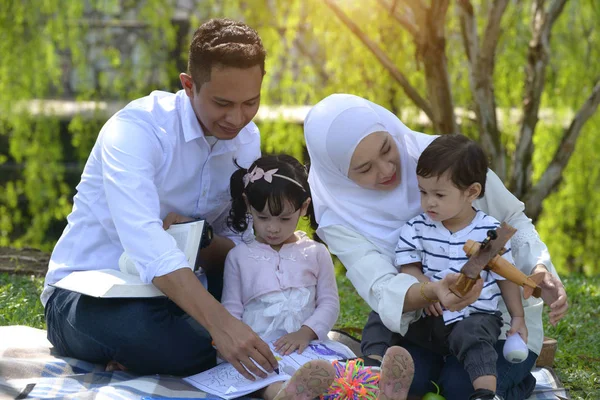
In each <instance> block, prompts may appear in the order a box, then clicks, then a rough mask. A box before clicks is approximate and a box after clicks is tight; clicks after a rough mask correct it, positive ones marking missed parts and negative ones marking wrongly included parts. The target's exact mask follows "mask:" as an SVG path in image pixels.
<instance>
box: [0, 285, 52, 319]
mask: <svg viewBox="0 0 600 400" xmlns="http://www.w3.org/2000/svg"><path fill="white" fill-rule="evenodd" d="M43 287H44V280H43V279H42V278H35V277H33V276H31V277H27V276H19V275H9V274H6V273H1V274H0V326H6V325H27V326H32V327H34V328H40V329H46V321H45V319H44V307H42V303H41V302H40V298H39V296H40V294H41V293H42V289H43Z"/></svg>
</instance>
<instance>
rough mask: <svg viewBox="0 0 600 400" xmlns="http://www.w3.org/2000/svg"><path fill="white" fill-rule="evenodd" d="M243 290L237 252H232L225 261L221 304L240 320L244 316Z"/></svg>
mask: <svg viewBox="0 0 600 400" xmlns="http://www.w3.org/2000/svg"><path fill="white" fill-rule="evenodd" d="M242 290H243V288H242V278H241V275H240V266H239V264H238V262H237V257H236V252H235V251H230V252H229V254H228V255H227V258H226V259H225V270H224V273H223V294H222V296H221V304H223V307H225V309H227V311H229V313H230V314H231V315H233V316H234V317H236V318H237V319H239V320H241V319H242V315H243V314H244V303H243V301H242Z"/></svg>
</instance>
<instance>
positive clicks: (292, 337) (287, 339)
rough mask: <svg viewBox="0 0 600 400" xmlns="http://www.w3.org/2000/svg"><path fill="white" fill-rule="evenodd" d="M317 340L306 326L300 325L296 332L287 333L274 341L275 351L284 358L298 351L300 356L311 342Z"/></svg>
mask: <svg viewBox="0 0 600 400" xmlns="http://www.w3.org/2000/svg"><path fill="white" fill-rule="evenodd" d="M315 339H317V335H316V334H315V333H314V332H313V330H312V329H310V328H309V327H308V326H306V325H302V327H301V328H300V329H298V330H297V331H296V332H292V333H288V334H287V335H284V336H282V337H280V338H279V339H277V341H275V350H276V351H277V352H278V353H279V354H281V355H284V356H287V355H288V354H292V353H293V352H294V351H296V350H298V354H302V352H303V351H304V349H306V347H308V344H309V343H310V341H311V340H315Z"/></svg>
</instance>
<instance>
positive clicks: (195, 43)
mask: <svg viewBox="0 0 600 400" xmlns="http://www.w3.org/2000/svg"><path fill="white" fill-rule="evenodd" d="M265 57H266V51H265V48H264V47H263V44H262V41H261V39H260V36H258V33H257V32H256V31H255V30H254V29H252V28H250V27H249V26H248V25H246V24H244V23H243V22H239V21H234V20H231V19H227V18H215V19H211V20H209V21H207V22H205V23H204V24H202V25H200V27H199V28H198V29H196V32H194V37H193V39H192V43H191V44H190V52H189V55H188V74H189V75H190V76H191V77H192V79H193V81H194V83H195V84H196V90H197V91H199V90H200V87H201V86H202V84H203V83H205V82H208V81H210V73H211V71H212V67H213V66H220V67H234V68H251V67H254V66H255V65H258V66H260V69H261V71H262V73H263V75H264V74H265Z"/></svg>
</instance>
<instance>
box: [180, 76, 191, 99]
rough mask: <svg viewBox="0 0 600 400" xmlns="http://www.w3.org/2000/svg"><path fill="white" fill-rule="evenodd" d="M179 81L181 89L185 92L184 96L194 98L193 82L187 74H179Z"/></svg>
mask: <svg viewBox="0 0 600 400" xmlns="http://www.w3.org/2000/svg"><path fill="white" fill-rule="evenodd" d="M179 80H180V81H181V87H183V90H185V94H187V96H188V97H193V96H194V80H193V79H192V77H191V76H189V75H188V74H186V73H184V72H182V73H180V74H179Z"/></svg>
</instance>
